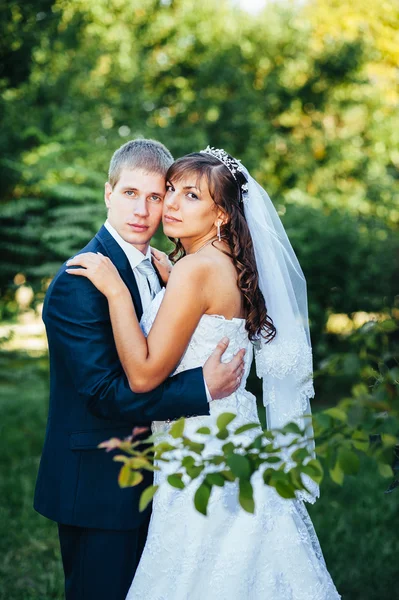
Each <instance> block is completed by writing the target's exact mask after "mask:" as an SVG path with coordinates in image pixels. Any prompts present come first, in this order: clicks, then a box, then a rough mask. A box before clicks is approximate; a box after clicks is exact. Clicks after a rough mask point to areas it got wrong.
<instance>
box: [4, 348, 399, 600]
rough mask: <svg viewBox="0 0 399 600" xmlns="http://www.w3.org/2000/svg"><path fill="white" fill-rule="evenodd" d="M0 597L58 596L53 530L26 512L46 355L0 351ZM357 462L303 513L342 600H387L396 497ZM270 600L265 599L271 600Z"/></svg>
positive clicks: (41, 423)
mask: <svg viewBox="0 0 399 600" xmlns="http://www.w3.org/2000/svg"><path fill="white" fill-rule="evenodd" d="M0 367H1V369H2V375H1V380H0V384H1V386H0V435H1V442H2V453H1V455H0V466H1V478H0V600H50V599H59V600H61V599H62V598H63V574H62V567H61V560H60V553H59V548H58V538H57V528H56V525H55V524H54V523H52V522H50V521H48V520H46V519H44V518H43V517H41V516H40V515H38V514H37V513H35V511H34V510H33V508H32V502H33V492H34V485H35V478H36V472H37V468H38V464H39V457H40V452H41V447H42V442H43V436H44V429H45V423H46V416H47V415H46V413H47V397H48V381H47V380H48V365H47V359H46V357H36V358H32V357H29V356H23V355H21V354H16V353H8V354H0ZM386 487H387V482H386V480H383V479H381V477H380V476H379V475H378V474H377V472H376V469H375V468H374V466H373V465H372V463H370V462H367V461H364V464H363V469H362V472H361V474H360V475H359V476H358V477H356V478H349V479H348V481H347V482H346V483H345V485H344V487H343V488H340V487H338V486H336V485H335V484H333V483H332V482H330V481H328V480H326V481H325V482H324V483H323V487H322V497H321V499H320V500H319V501H318V502H317V503H316V504H315V505H314V506H310V507H308V508H309V512H310V514H311V517H312V519H313V522H314V525H315V528H316V531H317V533H318V536H319V540H320V542H321V546H322V548H323V552H324V556H325V559H326V562H327V566H328V568H329V570H330V573H331V575H332V577H333V579H334V581H335V583H336V585H337V588H338V590H339V591H340V593H341V594H342V597H343V600H388V599H391V598H393V597H394V595H395V594H394V590H395V588H396V585H397V577H396V575H397V573H396V560H397V558H396V557H397V555H398V551H399V539H398V535H397V532H396V526H397V514H398V493H399V492H397V493H393V494H389V495H385V494H384V493H383V490H384V489H385V488H386ZM270 600H271V599H270Z"/></svg>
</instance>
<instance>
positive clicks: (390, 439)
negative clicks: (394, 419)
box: [381, 433, 398, 448]
mask: <svg viewBox="0 0 399 600" xmlns="http://www.w3.org/2000/svg"><path fill="white" fill-rule="evenodd" d="M381 440H382V444H383V446H385V447H386V448H393V447H395V446H396V445H397V444H398V438H397V437H396V436H394V435H390V434H389V433H382V434H381Z"/></svg>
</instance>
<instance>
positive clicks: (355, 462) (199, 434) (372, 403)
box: [100, 319, 399, 515]
mask: <svg viewBox="0 0 399 600" xmlns="http://www.w3.org/2000/svg"><path fill="white" fill-rule="evenodd" d="M397 331H398V326H397V323H396V322H395V320H394V319H390V320H387V321H384V322H382V323H373V324H372V325H370V324H368V326H367V327H366V328H365V329H364V331H363V332H360V333H356V335H355V336H354V341H353V343H354V344H355V346H356V344H358V343H359V341H360V347H359V348H358V356H360V357H361V365H360V371H359V378H360V381H357V382H356V383H355V385H353V387H352V394H351V396H349V397H347V398H343V399H342V400H341V401H339V402H338V403H337V405H336V406H334V407H332V408H328V409H325V410H322V411H320V412H317V413H316V414H315V415H314V416H313V427H314V433H315V437H314V440H311V441H314V443H315V454H313V452H312V450H311V449H309V440H308V439H307V438H306V437H305V431H304V430H302V429H301V428H300V427H299V426H298V424H297V423H294V422H291V423H288V424H287V425H286V426H285V427H283V428H280V429H274V430H268V429H262V428H261V426H260V424H259V423H246V424H244V425H241V426H239V427H235V428H234V420H235V419H236V415H234V414H233V413H223V414H221V415H219V416H218V418H217V420H216V426H214V425H212V428H211V427H199V428H198V429H197V430H196V431H195V434H194V436H191V437H189V436H188V435H187V434H186V433H185V426H186V422H185V419H179V420H178V421H175V422H174V423H173V424H172V425H171V427H170V429H169V431H168V439H167V440H165V439H161V440H160V438H159V436H158V435H153V436H150V437H148V438H147V439H145V440H144V441H142V440H141V439H139V438H141V437H142V436H143V434H144V433H145V432H146V431H147V430H146V429H145V428H135V429H134V430H133V433H132V436H130V437H129V438H127V439H125V440H120V439H118V438H112V439H110V440H108V441H105V442H103V443H102V444H100V447H102V448H106V449H107V451H114V450H119V451H121V452H122V454H117V455H116V456H114V460H115V461H118V462H121V463H122V467H121V470H120V473H119V485H120V486H121V487H130V486H135V485H139V484H140V483H141V482H142V480H143V475H142V472H141V471H142V470H148V471H157V470H160V469H161V468H162V467H161V465H162V463H171V462H173V463H176V465H177V466H176V470H175V471H174V472H173V473H170V474H169V475H168V476H167V482H168V484H169V485H171V486H173V487H175V488H177V489H184V488H186V487H187V486H189V485H191V484H192V482H193V481H195V480H198V481H199V485H198V487H197V489H196V492H195V495H194V504H195V507H196V509H197V510H198V511H199V512H201V513H202V514H204V515H206V514H207V507H208V503H209V500H210V498H211V494H212V489H213V487H214V486H217V487H223V486H224V485H226V484H229V483H233V482H235V483H236V486H237V493H238V500H239V503H240V505H241V507H242V508H243V509H244V510H245V511H247V512H249V513H253V512H254V511H255V502H254V497H253V487H252V483H251V478H252V476H253V475H254V473H256V472H260V473H261V474H262V477H263V481H264V483H265V485H269V486H271V487H273V488H275V490H276V492H277V493H278V494H279V495H280V496H282V497H283V498H296V497H305V498H309V495H310V496H312V493H313V491H314V487H315V484H316V485H319V484H320V483H321V481H322V479H323V477H324V476H326V475H328V476H329V477H330V478H331V479H332V480H333V481H334V482H335V483H336V484H338V485H342V484H343V483H344V480H345V477H347V476H350V475H356V474H357V473H358V472H359V470H360V468H361V460H360V457H361V455H367V456H371V457H372V458H373V459H374V460H375V461H376V462H377V464H378V468H379V472H380V474H381V475H382V476H383V477H386V478H392V477H393V476H394V475H395V472H396V471H397V468H396V467H398V470H399V465H397V464H396V462H399V460H398V459H399V454H398V448H399V446H398V442H397V434H398V431H399V412H398V398H399V388H398V380H399V367H398V362H397V359H396V357H395V354H394V353H393V352H391V351H390V348H389V344H387V338H389V337H390V336H392V335H393V334H394V333H396V332H397ZM376 345H377V346H379V347H380V348H381V346H382V347H383V348H384V352H383V353H382V355H381V354H378V356H381V358H377V357H376V356H377V355H375V354H374V352H375V349H376ZM345 358H346V357H345V353H343V354H342V353H341V354H340V355H339V356H338V357H337V356H333V357H331V359H330V361H329V362H328V363H327V364H325V365H324V369H325V370H331V369H332V368H338V369H339V368H340V364H341V363H342V361H344V360H345ZM214 440H219V441H220V449H219V451H216V452H214V453H208V452H207V453H204V449H205V448H206V447H208V442H209V441H214ZM395 461H396V462H395ZM398 485H399V483H398V481H397V479H394V481H393V482H392V483H391V484H390V486H389V488H388V490H386V491H387V492H390V491H392V490H393V489H395V488H396V487H398ZM157 489H158V486H157V485H152V486H150V487H148V488H146V489H145V490H144V492H143V493H142V495H141V499H140V510H144V509H145V508H146V507H147V506H148V504H149V502H151V500H152V498H153V497H154V494H155V493H156V491H157Z"/></svg>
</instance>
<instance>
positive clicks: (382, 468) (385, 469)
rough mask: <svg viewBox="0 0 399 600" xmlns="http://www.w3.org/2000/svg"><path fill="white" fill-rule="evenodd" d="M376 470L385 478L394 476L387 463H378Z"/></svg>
mask: <svg viewBox="0 0 399 600" xmlns="http://www.w3.org/2000/svg"><path fill="white" fill-rule="evenodd" d="M378 471H379V473H380V475H381V477H385V479H388V478H390V477H393V476H394V472H393V470H392V467H391V466H390V465H387V464H384V463H378Z"/></svg>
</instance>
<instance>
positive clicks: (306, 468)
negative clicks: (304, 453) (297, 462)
mask: <svg viewBox="0 0 399 600" xmlns="http://www.w3.org/2000/svg"><path fill="white" fill-rule="evenodd" d="M301 470H302V473H305V474H306V475H309V477H310V478H311V479H313V481H315V482H316V483H317V484H320V483H321V481H322V479H323V467H322V466H321V463H320V462H319V461H318V460H317V459H316V458H313V459H312V460H310V461H309V462H308V463H306V465H303V466H302V467H301Z"/></svg>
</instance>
